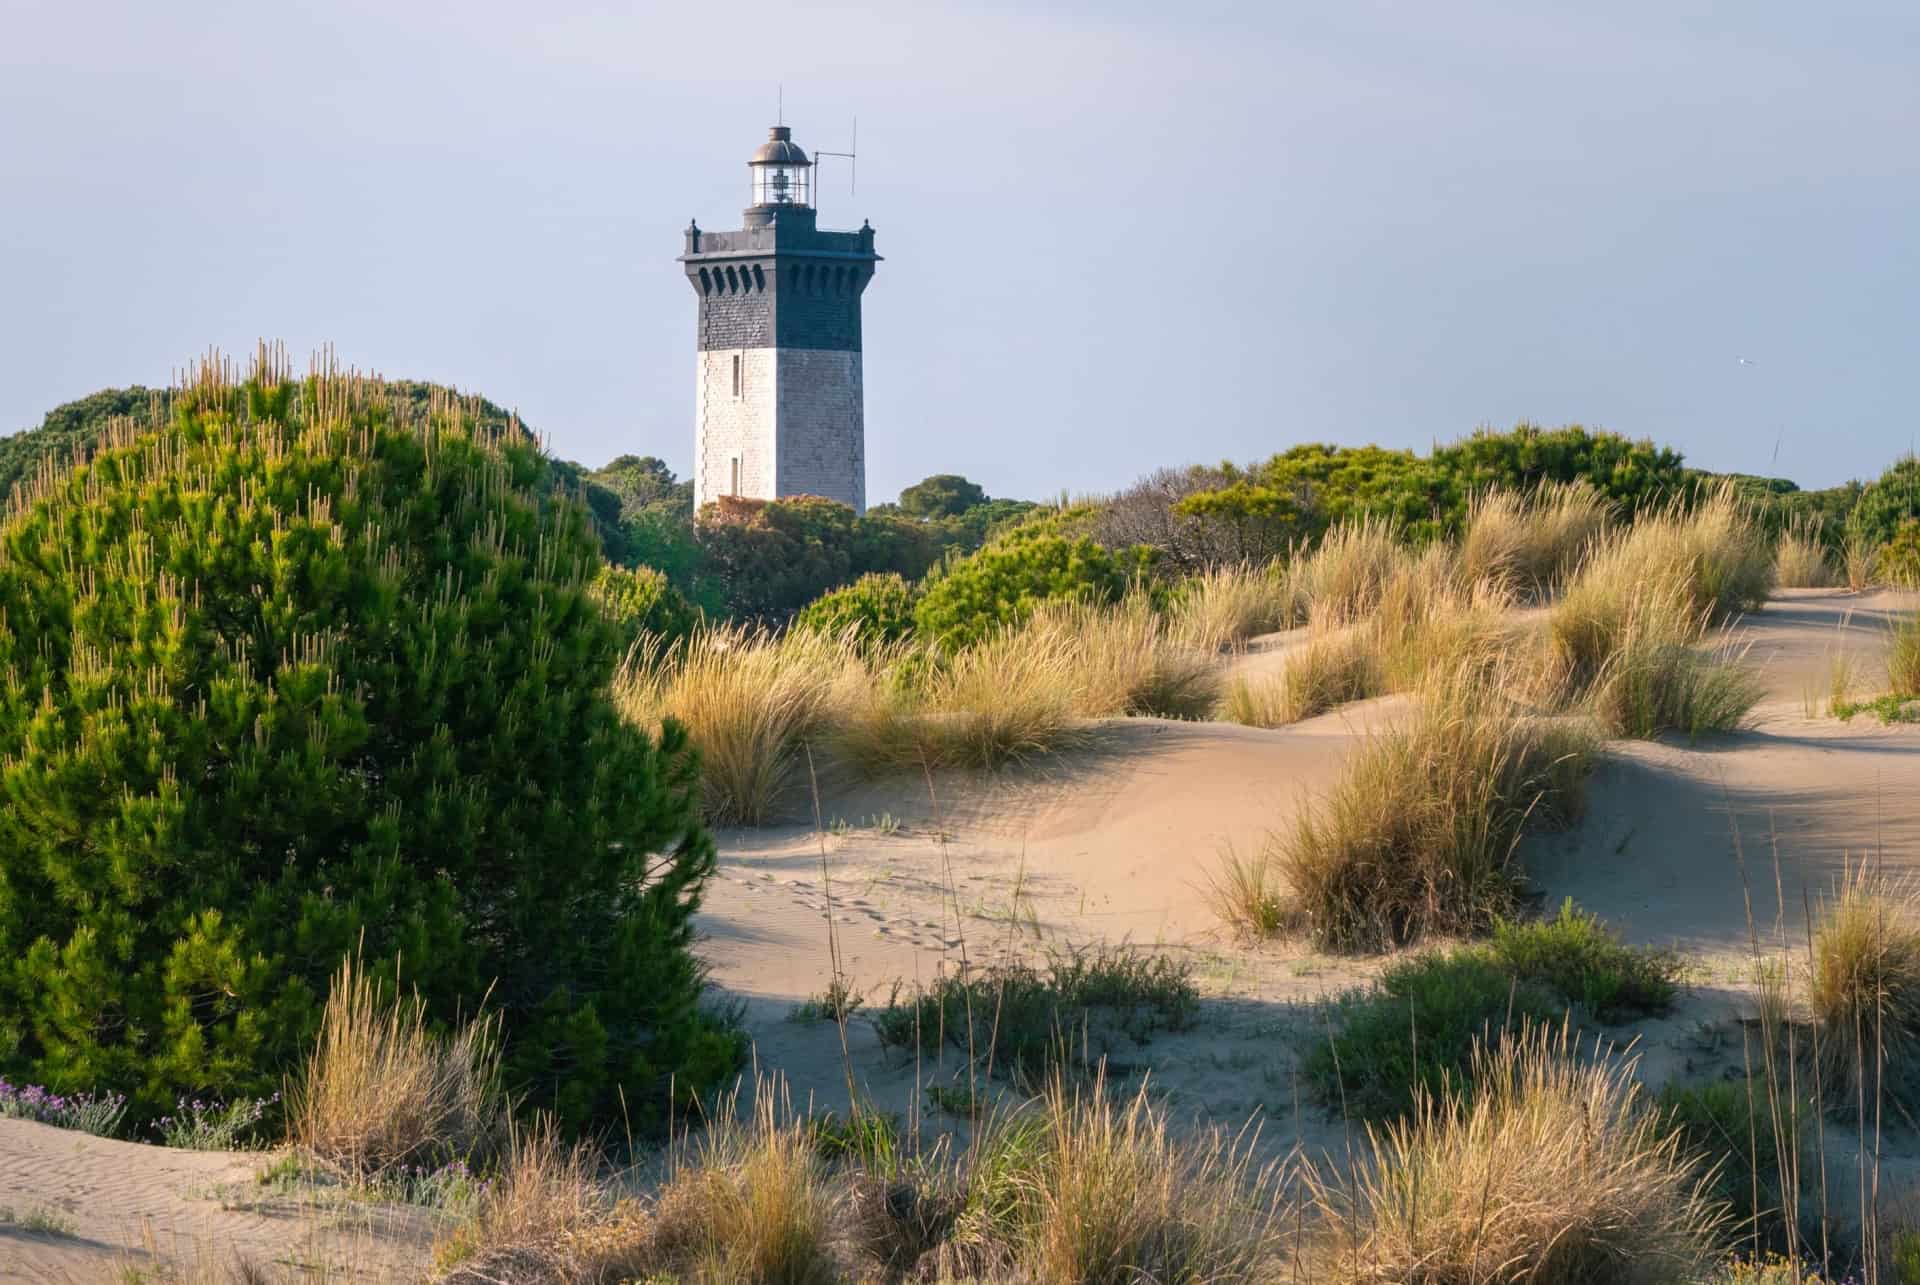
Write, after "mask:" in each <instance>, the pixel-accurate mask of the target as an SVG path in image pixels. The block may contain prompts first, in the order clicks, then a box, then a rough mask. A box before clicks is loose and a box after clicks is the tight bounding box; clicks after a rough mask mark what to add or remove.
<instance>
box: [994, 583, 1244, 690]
mask: <svg viewBox="0 0 1920 1285" xmlns="http://www.w3.org/2000/svg"><path fill="white" fill-rule="evenodd" d="M1022 634H1023V637H1024V639H1025V640H1026V642H1027V644H1029V645H1031V644H1035V643H1037V644H1038V647H1039V650H1040V651H1041V652H1042V653H1044V654H1046V655H1048V656H1050V657H1059V658H1062V659H1063V660H1065V661H1067V662H1069V664H1067V665H1065V666H1063V667H1062V668H1063V670H1065V671H1067V672H1063V674H1062V681H1063V682H1064V683H1065V684H1068V685H1070V686H1071V688H1072V691H1073V706H1074V712H1075V713H1077V714H1080V715H1082V716H1084V717H1087V718H1105V717H1110V716H1121V715H1152V716H1157V717H1162V718H1204V717H1206V716H1207V715H1208V714H1211V713H1212V712H1213V710H1214V707H1215V706H1216V705H1218V704H1219V701H1220V669H1219V665H1218V662H1217V661H1216V659H1215V653H1213V652H1209V651H1206V650H1203V649H1201V648H1199V647H1196V646H1194V645H1193V644H1192V643H1190V642H1188V641H1186V639H1185V638H1183V637H1182V636H1181V635H1180V632H1179V629H1178V627H1177V625H1170V624H1169V623H1168V622H1167V620H1166V619H1165V618H1164V617H1162V616H1161V615H1160V613H1159V612H1157V611H1155V610H1154V609H1153V604H1152V603H1151V602H1150V601H1148V599H1147V597H1146V595H1145V594H1142V593H1131V594H1128V595H1127V596H1126V597H1125V598H1124V599H1122V600H1121V601H1120V602H1119V603H1117V604H1115V605H1113V606H1111V607H1107V606H1100V605H1097V604H1092V603H1079V602H1074V603H1056V604H1049V605H1048V606H1046V607H1044V608H1042V609H1041V610H1039V611H1036V612H1035V613H1034V616H1033V619H1032V620H1031V621H1030V622H1028V624H1027V626H1026V627H1025V629H1024V630H1023V631H1022Z"/></svg>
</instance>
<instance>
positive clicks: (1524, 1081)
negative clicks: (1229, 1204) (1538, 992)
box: [1296, 1027, 1725, 1285]
mask: <svg viewBox="0 0 1920 1285" xmlns="http://www.w3.org/2000/svg"><path fill="white" fill-rule="evenodd" d="M1571 1044H1572V1040H1571V1037H1570V1035H1569V1033H1568V1031H1567V1029H1566V1028H1564V1027H1563V1028H1561V1029H1560V1030H1559V1031H1558V1032H1554V1031H1551V1030H1546V1029H1535V1030H1533V1031H1531V1032H1528V1033H1525V1034H1523V1035H1521V1036H1519V1037H1517V1038H1514V1039H1510V1040H1507V1041H1505V1042H1503V1043H1501V1044H1500V1045H1499V1046H1498V1047H1496V1048H1494V1049H1492V1050H1491V1051H1488V1050H1484V1049H1483V1050H1482V1051H1480V1052H1479V1053H1478V1054H1476V1056H1475V1058H1474V1064H1473V1071H1472V1075H1471V1083H1472V1089H1473V1091H1472V1093H1471V1094H1468V1093H1466V1092H1464V1091H1463V1089H1449V1090H1445V1091H1442V1092H1440V1093H1438V1094H1430V1093H1427V1092H1426V1091H1424V1090H1422V1091H1421V1092H1420V1094H1419V1097H1418V1101H1417V1103H1416V1106H1415V1109H1414V1112H1413V1114H1412V1116H1411V1117H1409V1118H1407V1119H1404V1120H1400V1121H1396V1122H1394V1123H1390V1124H1388V1125H1385V1126H1384V1127H1370V1128H1369V1130H1368V1137H1369V1144H1370V1145H1369V1148H1368V1154H1367V1155H1366V1156H1365V1157H1364V1158H1363V1159H1362V1161H1361V1163H1360V1164H1359V1166H1358V1168H1357V1170H1356V1172H1355V1173H1354V1174H1353V1176H1352V1177H1351V1178H1350V1179H1348V1180H1346V1181H1342V1180H1341V1179H1340V1178H1339V1177H1337V1176H1323V1175H1322V1174H1320V1173H1319V1172H1318V1171H1317V1170H1316V1169H1314V1168H1313V1167H1311V1166H1309V1167H1308V1168H1307V1169H1306V1179H1307V1188H1308V1191H1309V1198H1310V1202H1311V1204H1312V1205H1313V1207H1314V1209H1315V1212H1316V1213H1317V1215H1318V1217H1317V1218H1316V1220H1315V1222H1314V1224H1313V1229H1312V1233H1311V1239H1310V1240H1309V1241H1308V1246H1307V1251H1306V1255H1305V1257H1306V1262H1305V1263H1304V1264H1296V1266H1301V1267H1304V1276H1303V1279H1308V1280H1316V1281H1320V1280H1327V1281H1331V1280H1341V1281H1355V1282H1379V1283H1380V1285H1387V1283H1389V1282H1393V1283H1395V1285H1398V1283H1400V1282H1410V1281H1426V1282H1455V1281H1457V1282H1462V1285H1466V1283H1468V1282H1471V1283H1472V1285H1520V1282H1526V1285H1588V1283H1590V1282H1596V1281H1608V1282H1619V1283H1620V1285H1670V1283H1672V1282H1678V1281H1689V1280H1698V1279H1701V1278H1702V1276H1703V1275H1704V1274H1705V1273H1706V1271H1707V1270H1708V1268H1709V1265H1710V1264H1711V1262H1712V1261H1713V1259H1714V1258H1715V1256H1716V1255H1717V1253H1718V1252H1719V1250H1720V1248H1721V1243H1722V1236H1723V1227H1724V1223H1725V1215H1724V1211H1723V1210H1722V1208H1721V1207H1720V1206H1718V1205H1717V1204H1715V1203H1714V1202H1713V1201H1712V1200H1710V1199H1709V1198H1708V1197H1707V1195H1706V1194H1705V1188H1704V1185H1703V1182H1702V1180H1700V1179H1698V1178H1696V1177H1695V1176H1694V1173H1693V1171H1692V1170H1693V1166H1692V1165H1691V1163H1690V1159H1689V1157H1688V1156H1686V1155H1683V1154H1682V1150H1681V1146H1680V1138H1679V1135H1678V1134H1677V1133H1676V1132H1675V1131H1674V1130H1673V1129H1672V1128H1671V1127H1670V1126H1669V1125H1668V1124H1667V1122H1666V1120H1665V1118H1664V1117H1663V1116H1662V1115H1661V1114H1660V1113H1658V1112H1655V1111H1651V1110H1647V1109H1646V1104H1645V1103H1643V1102H1642V1100H1641V1098H1642V1093H1641V1090H1640V1088H1639V1086H1638V1084H1637V1083H1636V1082H1635V1079H1634V1063H1633V1060H1632V1059H1630V1058H1627V1059H1622V1058H1617V1057H1612V1056H1607V1055H1605V1054H1604V1053H1602V1054H1601V1055H1600V1056H1598V1057H1597V1058H1595V1059H1588V1058H1583V1057H1581V1056H1579V1053H1578V1050H1576V1049H1574V1048H1573V1047H1571Z"/></svg>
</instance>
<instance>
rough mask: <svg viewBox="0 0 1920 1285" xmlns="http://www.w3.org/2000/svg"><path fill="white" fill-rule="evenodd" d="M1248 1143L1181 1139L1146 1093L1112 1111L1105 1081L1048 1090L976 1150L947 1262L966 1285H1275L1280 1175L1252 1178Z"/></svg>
mask: <svg viewBox="0 0 1920 1285" xmlns="http://www.w3.org/2000/svg"><path fill="white" fill-rule="evenodd" d="M1252 1141H1253V1138H1252V1137H1251V1136H1250V1135H1248V1136H1241V1137H1237V1138H1236V1137H1229V1136H1227V1135H1224V1134H1222V1133H1220V1132H1219V1131H1217V1130H1203V1131H1200V1132H1198V1133H1196V1134H1194V1135H1191V1136H1186V1137H1182V1136H1177V1135H1176V1134H1175V1133H1174V1132H1173V1131H1172V1130H1170V1129H1169V1127H1168V1122H1167V1117H1166V1113H1165V1112H1164V1110H1162V1109H1160V1108H1159V1107H1156V1106H1155V1105H1154V1103H1153V1101H1152V1100H1151V1098H1149V1096H1148V1093H1147V1088H1146V1086H1145V1085H1142V1086H1141V1087H1140V1089H1139V1090H1138V1091H1136V1092H1135V1093H1133V1094H1132V1095H1131V1096H1130V1097H1128V1098H1127V1099H1125V1100H1124V1101H1116V1098H1115V1095H1113V1094H1112V1093H1111V1092H1109V1091H1108V1088H1107V1085H1106V1082H1105V1076H1104V1073H1102V1074H1099V1075H1096V1077H1095V1079H1094V1081H1093V1082H1092V1083H1091V1084H1090V1085H1078V1084H1070V1083H1068V1082H1066V1081H1065V1080H1063V1079H1060V1078H1056V1079H1055V1080H1054V1081H1053V1082H1052V1083H1051V1084H1050V1085H1049V1087H1048V1089H1047V1091H1046V1093H1045V1094H1044V1095H1043V1096H1042V1098H1041V1100H1040V1101H1039V1102H1038V1103H1035V1104H1031V1105H1029V1106H1028V1107H1026V1108H1023V1109H1021V1110H1019V1111H1017V1112H1013V1113H1010V1114H1003V1115H1001V1116H1000V1117H998V1118H996V1119H994V1120H992V1121H990V1122H989V1123H988V1125H987V1127H986V1130H985V1134H984V1136H983V1137H982V1138H981V1139H980V1140H979V1141H978V1142H977V1143H976V1144H975V1147H974V1150H973V1153H972V1155H971V1156H970V1170H969V1175H968V1184H967V1193H966V1206H965V1208H964V1209H963V1211H962V1212H961V1214H960V1217H959V1220H958V1223H957V1227H956V1235H955V1238H956V1244H955V1246H954V1249H953V1252H951V1253H949V1254H948V1255H947V1257H948V1259H949V1262H950V1263H956V1262H957V1264H958V1265H960V1267H961V1270H962V1271H964V1272H967V1273H968V1275H969V1278H970V1279H971V1278H974V1274H975V1273H978V1274H981V1275H988V1276H990V1277H991V1279H995V1280H1022V1281H1025V1280H1033V1281H1047V1282H1049V1283H1050V1285H1052V1283H1056V1282H1057V1283H1058V1285H1134V1283H1135V1282H1142V1281H1156V1282H1167V1283H1168V1285H1173V1283H1175V1282H1180V1283H1183V1285H1204V1283H1211V1282H1222V1283H1224V1282H1227V1281H1244V1280H1253V1279H1277V1278H1278V1271H1279V1268H1280V1265H1281V1263H1282V1262H1283V1261H1284V1250H1285V1231H1286V1227H1287V1224H1286V1221H1285V1218H1284V1216H1283V1212H1282V1210H1283V1206H1282V1204H1281V1202H1280V1200H1279V1197H1278V1187H1279V1177H1280V1175H1279V1173H1278V1171H1277V1170H1275V1169H1272V1168H1268V1169H1256V1168H1255V1167H1254V1165H1253V1163H1252V1160H1251V1152H1252V1146H1251V1143H1252ZM983 1269H984V1270H983Z"/></svg>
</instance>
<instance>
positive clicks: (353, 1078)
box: [287, 958, 505, 1181]
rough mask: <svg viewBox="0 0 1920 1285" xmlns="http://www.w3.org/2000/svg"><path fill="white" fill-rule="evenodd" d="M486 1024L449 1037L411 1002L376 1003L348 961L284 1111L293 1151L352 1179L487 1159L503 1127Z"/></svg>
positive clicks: (490, 1026) (493, 1031) (496, 1052)
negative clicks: (432, 1026)
mask: <svg viewBox="0 0 1920 1285" xmlns="http://www.w3.org/2000/svg"><path fill="white" fill-rule="evenodd" d="M497 1028H498V1024H497V1022H496V1021H495V1020H494V1019H493V1018H492V1017H476V1018H474V1019H473V1020H472V1021H470V1022H467V1023H465V1024H464V1025H462V1026H461V1027H460V1028H459V1029H458V1030H456V1031H454V1032H453V1033H452V1034H450V1035H439V1034H436V1033H435V1032H434V1031H432V1030H431V1029H430V1028H429V1027H428V1025H427V1016H426V1006H425V1005H424V1004H423V1003H422V1002H421V1001H420V999H419V997H418V996H414V997H413V998H411V999H403V998H397V997H395V998H385V997H383V996H382V995H381V994H380V989H379V987H378V986H377V985H376V984H375V983H374V981H373V979H372V978H370V977H368V976H367V974H366V973H365V972H364V971H363V970H362V969H360V968H359V967H358V966H356V964H355V961H354V960H352V959H351V958H349V959H347V960H345V961H343V962H342V963H341V965H340V970H339V971H338V972H336V973H335V974H334V977H333V987H332V990H331V992H330V993H329V995H328V996H327V1006H326V1010H325V1011H324V1012H323V1013H322V1015H321V1018H320V1033H319V1037H318V1039H317V1040H316V1042H315V1044H314V1049H313V1052H312V1054H311V1055H309V1057H308V1059H307V1065H306V1072H305V1074H304V1076H302V1077H301V1079H300V1081H299V1083H298V1084H297V1085H296V1086H295V1087H294V1090H293V1092H292V1093H291V1095H290V1096H289V1100H288V1104H287V1118H288V1125H289V1131H290V1132H291V1134H292V1137H293V1140H294V1142H295V1143H296V1144H298V1145H299V1146H301V1147H302V1148H304V1149H305V1150H306V1151H307V1152H308V1153H310V1154H312V1155H314V1156H317V1157H318V1158H319V1159H321V1160H323V1161H326V1162H328V1163H330V1164H333V1165H336V1166H338V1167H340V1168H341V1169H343V1170H345V1171H346V1172H348V1173H350V1174H353V1175H355V1176H357V1177H360V1178H364V1179H370V1180H374V1181H378V1180H379V1179H380V1178H381V1177H382V1176H383V1175H385V1174H386V1173H388V1172H389V1171H394V1170H402V1169H408V1170H411V1169H420V1168H426V1169H433V1168H436V1167H438V1166H441V1165H446V1164H450V1163H452V1162H454V1161H463V1162H468V1163H475V1162H482V1161H486V1160H488V1159H490V1158H491V1155H492V1152H493V1150H494V1148H495V1145H496V1144H497V1143H498V1141H499V1139H500V1132H501V1129H502V1127H503V1123H504V1117H505V1102H504V1098H503V1095H502V1093H501V1090H500V1042H499V1032H498V1029H497Z"/></svg>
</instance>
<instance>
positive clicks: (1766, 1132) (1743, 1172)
mask: <svg viewBox="0 0 1920 1285" xmlns="http://www.w3.org/2000/svg"><path fill="white" fill-rule="evenodd" d="M1658 1106H1659V1109H1660V1112H1661V1115H1662V1117H1663V1119H1664V1120H1665V1122H1666V1124H1667V1126H1668V1127H1670V1128H1672V1129H1674V1130H1675V1131H1677V1132H1678V1133H1679V1135H1680V1140H1681V1146H1682V1150H1683V1152H1684V1153H1685V1154H1686V1155H1687V1156H1688V1157H1689V1158H1691V1159H1692V1160H1693V1162H1694V1165H1695V1168H1696V1170H1697V1171H1698V1172H1700V1173H1701V1174H1703V1175H1705V1174H1711V1175H1712V1182H1711V1184H1710V1186H1709V1188H1708V1194H1710V1195H1711V1196H1712V1197H1713V1198H1714V1199H1715V1200H1718V1201H1720V1202H1722V1203H1724V1204H1725V1205H1726V1207H1727V1209H1728V1211H1729V1212H1730V1214H1731V1216H1732V1222H1733V1228H1732V1230H1733V1232H1734V1236H1735V1238H1736V1239H1737V1240H1740V1241H1745V1242H1748V1243H1752V1242H1753V1241H1754V1240H1755V1239H1757V1240H1758V1242H1759V1243H1760V1244H1761V1245H1762V1246H1766V1247H1770V1248H1773V1249H1781V1248H1784V1247H1785V1246H1786V1245H1787V1243H1788V1242H1787V1235H1786V1227H1785V1225H1784V1221H1783V1219H1782V1216H1781V1211H1782V1208H1783V1206H1784V1204H1785V1201H1786V1196H1785V1193H1786V1190H1787V1184H1786V1183H1785V1182H1784V1181H1783V1178H1782V1173H1781V1164H1780V1160H1781V1153H1780V1143H1781V1141H1782V1139H1783V1138H1786V1139H1792V1138H1794V1137H1795V1135H1796V1133H1797V1134H1798V1135H1800V1137H1799V1141H1798V1142H1796V1143H1794V1144H1793V1145H1792V1146H1790V1147H1789V1151H1788V1154H1789V1155H1790V1156H1791V1155H1792V1154H1793V1153H1794V1151H1795V1150H1807V1151H1810V1150H1811V1149H1812V1147H1813V1143H1814V1138H1813V1136H1812V1135H1813V1134H1814V1132H1815V1130H1814V1123H1815V1113H1814V1107H1813V1105H1812V1103H1810V1102H1802V1103H1800V1104H1799V1105H1798V1106H1797V1107H1796V1106H1795V1105H1794V1104H1793V1103H1791V1102H1789V1101H1787V1100H1785V1096H1784V1094H1783V1095H1780V1096H1779V1100H1777V1101H1776V1099H1775V1098H1774V1097H1770V1096H1769V1094H1768V1091H1767V1084H1766V1079H1765V1077H1764V1075H1760V1076H1754V1077H1752V1078H1751V1079H1749V1080H1741V1081H1728V1080H1714V1081H1710V1082H1708V1083H1705V1084H1694V1085H1681V1084H1668V1085H1667V1086H1666V1087H1664V1088H1663V1089H1661V1090H1660V1096H1659V1099H1658ZM1776 1106H1777V1108H1778V1109H1779V1112H1780V1120H1779V1127H1778V1128H1776V1127H1775V1121H1774V1111H1775V1109H1776ZM1809 1161H1811V1163H1815V1164H1817V1159H1816V1158H1812V1157H1806V1158H1802V1161H1801V1163H1802V1164H1803V1171H1802V1177H1803V1181H1805V1180H1806V1176H1807V1174H1808V1172H1810V1170H1809V1169H1807V1168H1805V1166H1806V1165H1807V1164H1808V1163H1809ZM1813 1231H1814V1232H1815V1234H1817V1233H1818V1224H1817V1223H1815V1225H1814V1228H1813Z"/></svg>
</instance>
